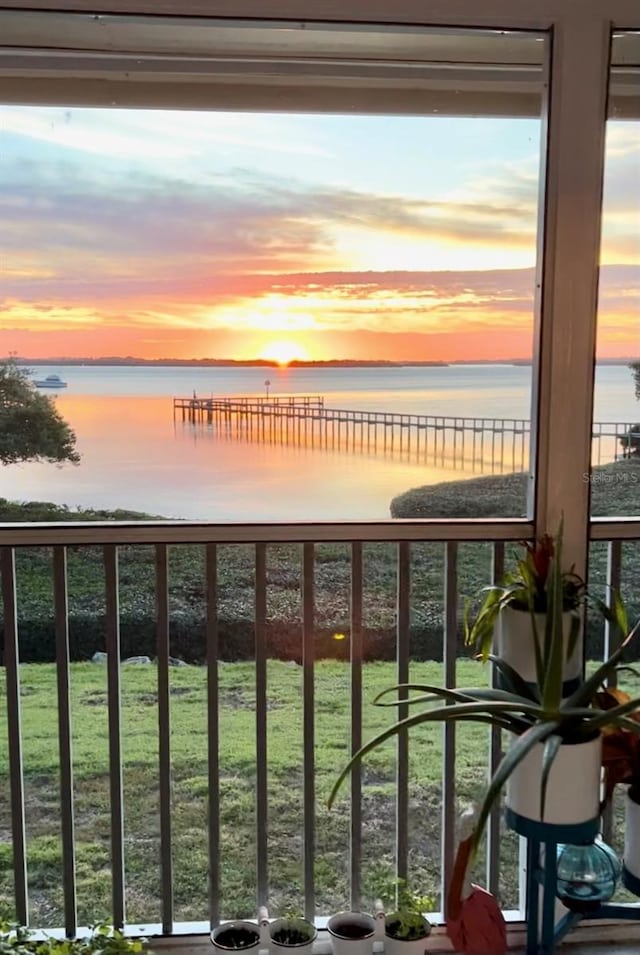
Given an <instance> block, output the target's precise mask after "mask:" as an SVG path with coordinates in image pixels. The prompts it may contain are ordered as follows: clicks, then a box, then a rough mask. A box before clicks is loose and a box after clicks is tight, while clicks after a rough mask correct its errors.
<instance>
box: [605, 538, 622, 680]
mask: <svg viewBox="0 0 640 955" xmlns="http://www.w3.org/2000/svg"><path fill="white" fill-rule="evenodd" d="M621 578H622V541H619V540H616V541H609V543H608V544H607V590H606V593H605V595H604V599H605V602H606V603H610V601H611V596H612V594H613V592H614V591H618V592H619V591H620V582H621ZM622 638H623V634H621V633H620V630H619V628H618V627H616V626H612V624H611V623H610V622H609V621H608V620H606V621H605V625H604V659H605V660H608V659H609V657H610V656H611V654H612V653H614V652H615V651H616V650H617V649H618V647H619V646H620V642H621V640H622ZM617 683H618V674H617V672H616V670H615V669H614V670H612V671H611V673H610V674H609V677H608V679H607V685H608V686H612V687H615V686H617Z"/></svg>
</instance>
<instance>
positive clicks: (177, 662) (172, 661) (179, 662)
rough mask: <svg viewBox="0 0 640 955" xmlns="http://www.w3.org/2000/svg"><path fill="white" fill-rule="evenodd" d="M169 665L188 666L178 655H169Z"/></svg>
mask: <svg viewBox="0 0 640 955" xmlns="http://www.w3.org/2000/svg"><path fill="white" fill-rule="evenodd" d="M169 666H170V667H188V666H189V664H188V663H185V662H184V660H180V659H179V657H169Z"/></svg>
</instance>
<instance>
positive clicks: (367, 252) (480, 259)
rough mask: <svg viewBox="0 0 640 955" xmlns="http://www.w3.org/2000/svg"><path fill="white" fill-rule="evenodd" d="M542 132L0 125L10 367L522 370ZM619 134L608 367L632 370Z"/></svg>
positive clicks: (348, 124) (636, 183)
mask: <svg viewBox="0 0 640 955" xmlns="http://www.w3.org/2000/svg"><path fill="white" fill-rule="evenodd" d="M539 137H540V123H539V122H537V121H533V120H524V119H522V120H513V119H492V120H488V119H460V118H447V117H429V118H423V117H376V116H366V117H365V116H320V115H317V116H311V115H284V114H283V115H281V114H272V115H270V114H260V115H256V114H251V113H189V112H163V111H146V112H143V111H131V110H129V111H116V110H112V111H101V110H81V109H70V110H63V109H44V108H27V107H3V108H0V215H1V218H2V231H1V234H0V273H1V275H2V282H1V285H0V310H1V314H0V354H7V353H9V352H14V353H17V354H18V355H20V356H25V357H30V358H39V357H47V356H56V357H61V356H67V357H80V356H87V357H99V356H107V355H108V356H114V355H121V356H124V355H128V356H136V357H142V358H159V357H175V358H181V359H185V358H191V357H193V358H202V357H211V358H234V359H251V358H273V359H276V360H283V361H284V360H286V359H290V358H309V359H316V360H326V359H332V358H352V359H353V358H356V359H395V360H403V359H404V360H406V359H415V360H429V359H433V360H435V359H437V360H456V359H469V358H473V357H477V358H512V357H528V356H530V354H531V349H532V327H533V319H532V308H533V287H534V272H533V267H534V263H535V232H536V219H537V209H536V205H537V194H538V165H539V150H540V143H539ZM639 163H640V124H638V123H635V124H633V123H628V124H623V123H617V124H610V126H609V129H608V143H607V180H606V189H605V222H604V236H603V253H602V270H601V283H600V284H601V309H600V329H599V354H600V356H601V357H614V356H629V355H634V354H637V353H638V343H639V340H640V334H639V333H640V230H639V228H638V223H639V222H640V176H638V166H639Z"/></svg>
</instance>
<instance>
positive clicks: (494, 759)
mask: <svg viewBox="0 0 640 955" xmlns="http://www.w3.org/2000/svg"><path fill="white" fill-rule="evenodd" d="M503 577H504V544H503V543H496V544H494V545H493V581H494V583H499V582H500V581H501V580H502V579H503ZM496 683H497V674H496V672H495V668H494V667H493V666H492V667H491V684H492V686H495V685H496ZM501 758H502V734H501V733H500V728H499V727H498V726H492V727H491V729H490V731H489V776H490V777H492V776H493V774H494V772H495V771H496V769H497V766H498V763H499V762H500V760H501ZM487 887H488V889H489V891H490V892H491V893H492V894H493V895H498V892H499V889H500V809H499V807H497V806H496V808H495V809H494V810H493V811H492V813H491V815H490V816H489V822H488V825H487Z"/></svg>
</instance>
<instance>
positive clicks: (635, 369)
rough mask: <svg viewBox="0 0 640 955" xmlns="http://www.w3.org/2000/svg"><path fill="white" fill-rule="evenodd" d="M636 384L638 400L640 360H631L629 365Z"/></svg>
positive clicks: (639, 391)
mask: <svg viewBox="0 0 640 955" xmlns="http://www.w3.org/2000/svg"><path fill="white" fill-rule="evenodd" d="M629 368H630V369H631V374H632V375H633V380H634V382H635V386H636V398H637V399H638V401H640V361H633V362H631V364H630V365H629Z"/></svg>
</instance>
